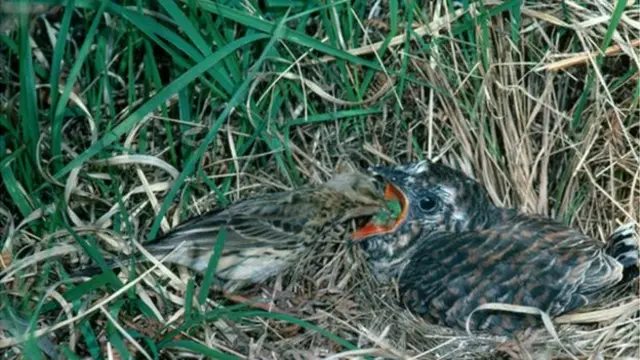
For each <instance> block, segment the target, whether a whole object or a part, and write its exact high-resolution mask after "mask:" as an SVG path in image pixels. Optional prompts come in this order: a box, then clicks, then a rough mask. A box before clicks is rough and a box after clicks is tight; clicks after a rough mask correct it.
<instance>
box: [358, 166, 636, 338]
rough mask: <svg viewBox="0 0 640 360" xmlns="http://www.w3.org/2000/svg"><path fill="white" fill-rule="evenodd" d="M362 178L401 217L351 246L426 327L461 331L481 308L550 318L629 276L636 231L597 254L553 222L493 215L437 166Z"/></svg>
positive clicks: (479, 322)
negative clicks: (375, 182)
mask: <svg viewBox="0 0 640 360" xmlns="http://www.w3.org/2000/svg"><path fill="white" fill-rule="evenodd" d="M371 172H372V173H373V174H375V175H376V176H378V177H379V178H380V180H382V181H386V182H388V183H389V185H388V186H392V187H393V188H394V189H395V191H394V192H395V193H396V194H399V195H398V196H397V197H399V198H400V200H401V202H402V203H403V206H404V207H405V208H404V211H403V213H404V216H403V217H402V218H401V219H399V221H398V223H397V224H396V226H395V230H394V231H389V232H386V233H385V232H384V231H378V232H375V231H373V232H372V231H368V230H361V231H358V232H356V233H355V234H354V240H356V241H359V242H360V243H361V245H362V248H363V249H364V250H365V252H366V253H367V255H368V257H369V261H370V262H371V264H372V267H373V270H374V273H375V275H376V276H377V277H378V278H379V279H383V280H384V279H389V278H397V279H398V280H399V288H400V295H401V298H402V301H403V303H404V304H405V305H406V306H407V308H408V309H410V310H411V311H413V312H414V313H416V314H418V315H421V316H423V317H425V318H426V319H428V320H431V321H433V322H436V323H439V324H443V325H446V326H449V327H453V328H459V329H464V328H465V325H466V322H467V318H468V316H469V315H470V314H471V313H472V312H473V311H474V310H475V309H476V308H477V307H478V306H480V305H482V304H486V303H507V304H515V305H522V306H529V307H536V308H539V309H541V310H543V311H545V312H547V313H548V314H549V315H551V316H557V315H560V314H563V313H566V312H570V311H573V310H576V309H578V308H580V307H582V306H584V305H586V304H588V303H589V302H590V301H593V300H594V299H596V298H597V297H598V295H599V294H600V293H602V292H603V290H606V289H609V288H611V287H612V286H614V285H616V284H618V283H619V282H620V281H621V280H622V278H623V271H624V272H633V270H635V269H637V264H638V243H637V241H638V240H637V233H636V229H635V225H626V226H623V227H620V228H619V229H618V230H616V231H615V232H614V234H612V236H611V238H610V241H609V243H608V244H607V245H605V244H604V243H602V242H599V241H596V240H594V239H592V238H590V237H588V236H586V235H584V234H582V233H581V232H579V231H577V230H574V229H571V228H569V227H567V226H565V225H563V224H561V223H559V222H557V221H555V220H552V219H549V218H545V217H542V216H537V215H529V214H522V213H519V212H518V211H516V210H515V209H505V208H500V207H496V206H495V205H494V204H493V203H492V202H491V201H490V199H489V197H488V196H487V194H486V191H485V190H484V188H482V186H481V185H480V184H479V183H478V182H476V181H475V180H472V179H470V178H468V177H467V176H465V175H464V174H462V173H461V172H459V171H456V170H454V169H452V168H449V167H447V166H445V165H440V164H434V163H431V162H429V161H422V162H419V163H413V164H409V165H406V166H402V167H398V168H384V167H378V168H374V169H371ZM387 193H389V191H387ZM364 229H366V227H365V228H364ZM538 324H539V318H537V317H534V316H529V315H519V314H514V313H506V312H497V311H479V312H476V313H474V314H473V316H472V318H471V320H470V325H471V326H470V328H471V329H473V330H481V331H487V332H489V333H493V334H499V335H510V334H513V333H514V332H516V331H518V330H523V329H525V328H527V327H530V326H533V325H538Z"/></svg>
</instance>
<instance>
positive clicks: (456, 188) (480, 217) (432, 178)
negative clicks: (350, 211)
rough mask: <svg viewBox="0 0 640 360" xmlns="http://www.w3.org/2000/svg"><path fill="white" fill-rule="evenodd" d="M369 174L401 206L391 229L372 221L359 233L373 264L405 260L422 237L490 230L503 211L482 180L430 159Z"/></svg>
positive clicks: (355, 238) (372, 170) (356, 236)
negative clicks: (499, 209) (478, 229)
mask: <svg viewBox="0 0 640 360" xmlns="http://www.w3.org/2000/svg"><path fill="white" fill-rule="evenodd" d="M368 171H369V172H370V173H371V174H372V175H373V176H374V177H375V178H376V179H377V180H378V181H381V182H384V183H386V188H385V197H386V198H387V199H391V200H397V201H398V202H399V203H400V206H401V211H400V216H399V217H398V219H397V220H396V221H395V222H393V223H392V224H391V225H386V226H380V225H377V224H375V223H372V222H370V223H368V224H367V225H365V226H364V227H362V228H360V229H359V230H358V231H356V232H355V233H354V234H353V236H352V240H353V241H354V242H357V243H360V244H361V246H362V248H363V249H364V250H365V252H367V253H368V256H369V258H370V260H372V261H373V262H376V261H381V262H383V263H385V264H388V265H392V264H396V263H399V262H402V261H404V260H405V259H406V258H407V257H408V256H409V255H410V253H411V249H412V248H413V247H414V245H415V244H416V243H417V240H418V239H424V238H425V236H428V235H429V234H430V233H433V232H437V231H449V232H461V231H467V230H471V229H476V228H480V227H484V226H486V225H487V223H488V222H491V221H492V216H494V215H495V212H496V209H497V208H496V207H495V206H494V205H493V203H492V202H491V200H490V199H489V197H488V195H487V192H486V190H485V189H484V188H483V187H482V186H481V185H480V184H479V183H478V182H477V181H475V180H473V179H471V178H469V177H468V176H466V175H464V174H463V173H462V172H460V171H458V170H455V169H453V168H450V167H448V166H446V165H442V164H436V163H433V162H431V161H428V160H424V161H420V162H415V163H410V164H407V165H403V166H398V167H373V168H370V169H369V170H368Z"/></svg>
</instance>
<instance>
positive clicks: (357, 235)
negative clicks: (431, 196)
mask: <svg viewBox="0 0 640 360" xmlns="http://www.w3.org/2000/svg"><path fill="white" fill-rule="evenodd" d="M384 198H385V200H395V201H398V202H399V203H400V208H401V209H402V210H401V212H400V216H398V219H396V222H395V223H394V224H393V226H383V225H378V224H375V223H374V222H371V221H370V222H368V223H367V224H366V225H365V226H363V227H362V228H360V229H358V230H356V231H355V232H354V233H353V235H351V240H353V241H358V240H362V239H364V238H367V237H369V236H373V235H383V234H388V233H390V232H393V231H395V230H396V229H397V228H398V227H399V226H400V224H402V223H403V222H404V220H405V219H406V218H407V211H408V209H409V199H408V198H407V196H406V195H405V194H404V192H403V191H402V190H400V189H399V188H398V187H397V186H395V185H393V184H390V183H387V185H386V186H385V188H384Z"/></svg>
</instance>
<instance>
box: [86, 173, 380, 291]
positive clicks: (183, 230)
mask: <svg viewBox="0 0 640 360" xmlns="http://www.w3.org/2000/svg"><path fill="white" fill-rule="evenodd" d="M377 185H379V184H378V183H376V182H374V181H373V180H372V178H371V177H369V176H367V175H364V174H362V173H359V172H355V171H353V172H348V173H342V174H339V175H336V176H335V177H333V178H332V179H331V180H329V181H328V182H326V183H324V184H321V185H314V186H307V187H304V188H299V189H296V190H292V191H286V192H279V193H270V194H267V195H262V196H256V197H250V198H246V199H243V200H241V201H238V202H236V203H234V204H231V205H229V206H227V207H226V208H223V209H218V210H216V211H213V212H211V213H208V214H205V215H202V216H199V217H196V218H193V219H191V220H189V221H187V222H185V223H183V224H181V225H179V226H178V227H176V228H174V229H173V230H171V232H169V233H167V234H166V235H164V236H163V237H162V238H160V239H158V240H157V241H154V242H153V243H151V244H148V245H145V248H146V249H147V250H148V251H149V252H150V253H151V254H152V255H153V256H155V257H156V258H158V259H161V258H163V257H164V256H166V255H167V254H169V253H171V252H172V251H173V250H176V249H177V250H176V251H174V252H173V253H172V254H171V255H170V256H169V257H168V258H167V259H166V260H165V263H168V264H178V265H183V266H186V267H188V268H190V269H192V270H194V271H196V272H204V271H205V270H206V269H207V266H208V264H209V259H210V257H211V255H212V253H213V250H214V246H215V243H216V239H217V237H218V234H219V231H220V229H221V228H222V227H226V229H227V232H226V238H225V240H224V241H225V243H224V250H223V253H222V255H221V258H220V260H219V263H218V267H217V269H216V276H217V277H218V278H219V279H221V280H223V281H227V283H226V284H225V288H226V289H227V290H229V289H230V288H231V287H233V288H236V287H237V286H239V285H242V284H244V283H258V282H262V281H264V280H266V279H268V278H270V277H272V276H274V275H276V274H279V273H281V272H282V271H284V270H285V269H286V268H288V267H289V266H290V265H291V264H293V263H294V262H295V261H296V259H298V258H299V256H300V254H301V253H302V252H303V251H304V250H305V249H306V248H307V245H309V244H310V243H311V242H314V241H318V240H321V239H322V238H323V236H324V235H325V234H330V233H334V231H333V230H334V229H335V228H336V227H339V226H340V225H344V223H346V222H347V221H348V220H351V219H355V218H358V217H370V216H372V215H374V214H376V213H378V212H379V211H380V210H381V209H383V206H384V198H383V193H382V191H381V190H379V189H377V188H376V186H377ZM344 236H345V239H346V237H347V236H348V235H347V234H345V235H344ZM142 260H144V258H143V259H142ZM122 265H124V264H123V263H119V264H116V263H114V264H112V265H111V267H118V266H122ZM93 270H94V272H95V270H98V271H99V269H95V268H94V269H93ZM81 272H82V274H85V275H86V274H88V273H89V272H87V271H86V270H83V271H81ZM229 281H230V282H229Z"/></svg>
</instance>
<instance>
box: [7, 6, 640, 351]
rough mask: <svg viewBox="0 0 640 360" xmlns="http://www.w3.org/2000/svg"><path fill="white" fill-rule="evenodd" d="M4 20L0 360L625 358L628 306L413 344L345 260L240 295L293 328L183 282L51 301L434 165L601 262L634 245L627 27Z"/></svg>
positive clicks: (403, 13)
mask: <svg viewBox="0 0 640 360" xmlns="http://www.w3.org/2000/svg"><path fill="white" fill-rule="evenodd" d="M21 4H28V6H27V7H23V6H22V5H21ZM0 7H1V8H2V9H1V10H2V11H1V12H0V14H2V15H1V16H0V31H2V33H1V34H0V84H1V86H0V109H1V111H0V154H1V155H0V177H1V179H2V183H1V186H0V224H1V227H0V229H2V231H1V232H0V236H1V239H2V240H1V242H0V244H1V246H2V247H1V255H2V256H1V260H2V261H1V262H0V284H1V285H0V311H2V313H1V314H2V315H0V353H2V354H3V355H4V356H5V357H6V358H19V357H20V356H23V357H24V358H29V359H37V358H45V356H52V355H59V356H61V357H63V358H70V359H74V358H77V359H80V358H86V357H90V358H96V359H99V358H111V357H114V356H119V357H121V358H129V357H140V358H160V357H174V358H181V357H185V356H187V355H186V354H190V355H189V356H193V355H201V356H206V357H211V358H221V359H235V358H260V359H263V358H264V359H266V358H273V359H284V358H319V357H330V356H333V358H339V357H349V356H351V357H355V356H372V357H373V356H385V357H387V358H436V357H440V358H441V357H445V358H463V357H468V358H477V357H482V356H486V357H489V358H491V357H494V356H495V354H496V352H497V351H498V349H501V350H502V352H503V353H509V354H512V355H514V356H516V355H517V356H522V357H524V358H526V357H527V356H529V357H530V358H540V357H541V356H543V355H541V354H543V353H544V354H548V355H549V356H551V357H554V358H555V357H558V358H571V357H574V358H575V357H588V356H595V355H594V354H599V355H601V356H602V357H604V358H607V359H613V358H623V357H625V356H626V357H628V358H633V357H636V358H637V357H640V331H639V330H638V329H640V317H639V316H640V315H639V314H638V312H637V311H635V310H637V309H634V308H633V306H637V304H638V302H637V301H638V300H639V297H638V292H637V291H638V289H637V287H638V286H637V285H638V284H633V286H631V288H630V289H629V288H628V289H619V291H616V293H615V294H612V296H611V297H609V298H607V299H606V301H604V302H603V303H602V304H597V305H595V306H594V307H593V308H592V309H590V310H602V309H608V310H609V312H604V314H605V315H602V316H604V319H602V318H600V319H599V321H598V322H597V323H589V324H577V323H575V322H579V321H574V323H572V321H567V322H568V324H557V326H558V328H559V330H560V331H559V338H558V339H553V338H550V337H549V336H548V334H544V333H543V334H538V335H537V336H536V337H534V338H532V339H529V341H528V342H527V341H524V342H525V343H526V344H527V346H526V347H524V350H522V349H516V350H513V349H507V350H505V349H504V346H503V345H504V344H502V342H501V339H493V338H485V337H482V336H471V337H470V336H468V335H467V334H456V333H452V332H451V331H450V330H448V329H441V328H437V327H434V326H431V325H428V324H425V323H424V322H422V321H420V320H419V319H414V318H413V317H412V316H411V315H410V314H407V313H406V312H404V311H403V310H402V308H400V307H399V306H398V305H397V301H396V300H395V298H394V294H393V291H392V289H384V288H380V287H378V286H377V285H375V284H374V283H373V281H372V280H371V279H370V278H369V276H368V270H367V268H366V266H365V265H364V263H363V261H362V256H361V254H360V253H359V252H358V249H356V248H351V247H349V246H348V245H347V244H333V245H331V246H327V245H324V246H319V247H318V248H316V249H314V251H313V253H312V254H310V255H309V256H308V257H306V258H304V259H301V261H300V264H298V266H296V268H295V269H292V270H291V271H289V272H288V273H286V274H282V275H281V276H279V277H278V278H277V279H274V280H272V281H270V282H269V283H266V284H262V285H261V286H257V287H255V288H253V289H249V290H247V291H246V292H245V293H244V294H243V295H245V296H247V297H250V298H251V299H260V300H261V301H267V302H268V303H269V304H270V305H269V306H276V307H277V308H279V309H283V310H284V311H287V312H288V314H282V313H277V312H275V313H269V312H266V311H257V310H251V309H247V308H246V306H247V305H238V304H231V303H229V302H228V301H226V300H225V299H223V298H222V297H221V296H219V294H217V293H216V292H215V291H210V289H211V287H212V281H213V280H212V278H211V274H207V275H206V276H205V277H204V279H202V278H200V277H197V278H194V277H193V276H192V275H191V274H189V273H188V272H186V271H185V270H184V269H167V268H164V267H157V268H154V269H153V271H150V274H151V275H150V276H145V277H140V276H134V275H133V274H130V276H129V277H127V276H124V275H120V277H118V275H117V274H116V273H114V272H113V271H111V270H109V269H106V267H105V270H106V271H105V273H104V274H102V275H100V276H96V277H93V278H91V279H89V280H83V281H79V280H78V279H73V278H71V277H70V275H69V273H70V271H71V270H72V269H74V268H76V267H77V266H79V265H80V264H83V263H88V262H91V263H98V264H102V265H103V266H104V264H105V256H109V254H112V255H113V254H119V256H126V255H127V254H131V253H134V252H137V251H138V250H137V249H138V246H139V245H140V244H144V242H145V241H149V240H152V239H153V238H155V237H156V236H157V235H158V234H161V233H163V232H165V231H167V230H169V229H170V228H171V227H172V226H175V225H176V224H177V223H179V222H180V221H182V220H184V219H186V218H188V217H191V216H193V215H196V214H199V213H202V212H204V211H206V210H208V209H210V208H213V207H215V206H219V205H224V204H226V203H228V202H231V201H235V200H237V199H239V198H242V197H245V196H249V195H251V194H254V193H256V192H265V191H271V190H277V189H290V188H294V187H297V186H300V185H302V184H305V183H317V182H321V181H324V180H326V179H327V178H328V177H329V176H330V175H331V174H332V173H333V171H334V170H335V168H336V166H338V164H339V163H340V162H341V161H343V160H345V159H346V160H348V161H351V162H353V163H355V164H357V165H358V166H367V165H370V164H375V163H383V164H397V163H403V162H407V161H412V160H415V159H423V158H432V159H434V160H436V161H442V162H445V163H447V164H450V165H452V166H454V167H457V168H460V169H462V170H463V171H464V172H466V173H467V174H469V175H471V176H473V177H475V178H476V179H478V180H479V181H481V182H482V183H483V184H484V185H485V187H486V188H487V190H488V192H489V194H490V196H491V197H492V199H493V200H494V201H495V202H496V203H497V204H499V205H504V206H514V207H518V208H520V209H522V210H524V211H527V212H533V213H542V214H546V215H549V216H552V217H555V218H558V219H561V220H562V221H564V222H566V223H568V224H570V225H571V226H573V227H576V228H579V229H581V230H582V231H584V232H585V233H587V234H589V235H591V236H594V237H595V238H598V239H603V241H604V239H605V238H606V236H607V235H608V234H609V233H610V232H611V231H612V230H613V229H614V228H616V227H617V225H619V224H621V223H626V222H630V221H635V222H636V223H638V222H639V221H640V141H639V140H638V139H640V115H639V114H640V112H639V102H640V75H639V73H638V70H639V67H640V53H639V51H638V49H639V48H640V34H639V33H638V30H637V26H638V24H639V23H640V7H639V6H638V5H637V4H636V3H634V2H633V1H628V2H625V1H618V2H615V3H611V2H610V1H604V0H586V1H582V2H569V1H559V0H558V1H540V2H536V1H527V2H521V1H515V0H508V1H492V0H491V1H489V0H487V1H468V2H467V1H462V2H455V4H454V2H452V1H449V0H446V1H445V0H434V1H410V0H395V1H394V0H389V1H380V0H376V1H344V0H341V1H333V2H319V1H318V2H315V1H309V2H307V1H275V0H273V1H270V0H266V1H252V0H243V1H211V0H184V1H180V0H159V1H149V0H136V1H125V2H115V1H105V0H95V1H94V0H68V1H60V2H49V3H47V2H20V1H5V2H2V3H0ZM216 261H217V259H212V263H213V264H214V265H215V262H216ZM139 270H140V269H138V273H137V275H140V271H139ZM634 301H635V302H634ZM14 314H18V316H14ZM598 314H600V315H601V314H603V313H598ZM572 319H573V318H572ZM29 334H37V335H38V337H37V338H33V337H31V336H30V335H29ZM556 340H560V341H561V342H562V345H560V344H558V343H557V342H556ZM116 354H117V355H116ZM545 356H546V355H545Z"/></svg>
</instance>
